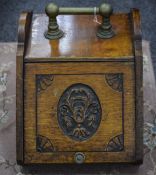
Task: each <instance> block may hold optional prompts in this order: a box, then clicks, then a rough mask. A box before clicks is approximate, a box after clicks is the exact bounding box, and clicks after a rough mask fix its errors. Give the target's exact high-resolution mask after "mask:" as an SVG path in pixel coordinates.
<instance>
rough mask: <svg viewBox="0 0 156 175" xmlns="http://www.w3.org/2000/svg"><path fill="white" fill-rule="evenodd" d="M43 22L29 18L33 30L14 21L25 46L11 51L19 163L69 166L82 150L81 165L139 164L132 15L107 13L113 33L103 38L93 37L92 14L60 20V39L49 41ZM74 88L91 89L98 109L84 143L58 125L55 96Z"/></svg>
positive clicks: (136, 40)
mask: <svg viewBox="0 0 156 175" xmlns="http://www.w3.org/2000/svg"><path fill="white" fill-rule="evenodd" d="M28 19H29V20H28ZM99 20H100V19H99ZM28 21H29V22H28ZM46 21H47V18H46V17H45V15H34V20H33V22H32V26H31V25H30V24H31V19H30V18H26V16H22V20H21V22H20V25H22V26H23V28H24V29H25V30H23V32H22V35H21V36H22V37H23V38H24V39H25V34H27V37H26V40H27V41H26V42H25V41H24V39H23V42H22V43H24V44H22V45H21V46H22V49H21V48H20V47H18V54H17V60H19V61H17V69H18V70H17V133H18V134H17V148H18V147H19V151H17V159H18V160H19V161H18V162H19V163H24V164H41V163H43V164H49V163H76V161H75V154H76V153H79V152H81V153H83V154H84V156H85V159H84V161H83V163H136V162H138V163H141V160H142V122H143V121H142V90H141V89H142V51H141V49H142V48H141V33H140V25H139V21H140V18H139V12H138V11H137V10H132V11H131V13H130V14H114V15H112V18H111V22H112V25H113V28H114V31H115V33H116V36H115V37H113V38H111V39H107V40H102V39H98V38H97V37H96V31H97V27H98V25H97V24H96V23H94V22H93V19H92V16H82V15H80V16H72V15H71V16H59V17H58V22H59V25H60V28H61V29H62V30H63V31H65V35H64V37H63V38H62V39H60V40H52V41H49V40H47V39H45V38H44V35H43V34H44V32H45V30H46V26H47V22H46ZM40 24H43V25H40ZM26 26H27V28H28V29H30V31H28V30H26ZM86 26H87V27H86ZM25 32H26V33H25ZM19 33H21V32H19ZM29 34H30V36H28V35H29ZM19 43H20V42H19ZM19 46H20V44H19ZM19 53H20V57H19V56H18V55H19ZM23 59H24V61H23ZM76 84H81V85H82V84H83V85H87V86H88V87H90V88H91V89H92V90H93V92H95V94H96V96H97V97H98V99H99V103H100V105H101V114H100V117H101V118H100V119H101V121H100V124H99V126H98V127H97V130H96V132H95V133H94V134H93V135H92V136H91V137H90V138H87V139H86V140H84V141H76V140H74V139H71V138H70V137H69V136H68V133H65V132H64V131H63V130H62V129H61V125H60V123H59V121H58V115H59V114H58V113H59V110H58V104H59V101H60V99H61V97H62V94H64V92H65V91H66V90H67V89H68V88H69V87H70V86H71V85H76ZM80 91H82V90H80ZM68 94H69V93H68ZM79 98H80V97H79ZM23 105H24V106H23ZM23 137H24V139H23ZM17 150H18V149H17Z"/></svg>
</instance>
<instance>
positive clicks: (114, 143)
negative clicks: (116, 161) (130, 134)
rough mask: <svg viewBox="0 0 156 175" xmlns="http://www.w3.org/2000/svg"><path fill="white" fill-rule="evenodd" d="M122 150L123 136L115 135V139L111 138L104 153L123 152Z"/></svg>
mask: <svg viewBox="0 0 156 175" xmlns="http://www.w3.org/2000/svg"><path fill="white" fill-rule="evenodd" d="M123 149H124V136H123V134H120V135H117V136H115V137H113V138H112V139H111V140H110V141H109V143H108V145H107V147H106V151H109V152H117V151H123Z"/></svg>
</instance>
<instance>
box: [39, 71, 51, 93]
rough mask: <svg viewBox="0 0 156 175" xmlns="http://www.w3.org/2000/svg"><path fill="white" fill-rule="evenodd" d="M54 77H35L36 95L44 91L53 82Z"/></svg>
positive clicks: (48, 75) (43, 75) (49, 75)
mask: <svg viewBox="0 0 156 175" xmlns="http://www.w3.org/2000/svg"><path fill="white" fill-rule="evenodd" d="M53 79H54V75H51V74H39V75H36V87H37V93H40V92H41V91H44V90H46V89H47V88H48V87H49V86H50V85H51V84H52V82H53Z"/></svg>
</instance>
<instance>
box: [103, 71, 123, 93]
mask: <svg viewBox="0 0 156 175" xmlns="http://www.w3.org/2000/svg"><path fill="white" fill-rule="evenodd" d="M105 78H106V81H107V83H108V85H109V86H110V87H111V88H112V89H114V90H116V91H119V92H122V91H123V75H122V74H121V73H117V74H116V73H114V74H106V75H105Z"/></svg>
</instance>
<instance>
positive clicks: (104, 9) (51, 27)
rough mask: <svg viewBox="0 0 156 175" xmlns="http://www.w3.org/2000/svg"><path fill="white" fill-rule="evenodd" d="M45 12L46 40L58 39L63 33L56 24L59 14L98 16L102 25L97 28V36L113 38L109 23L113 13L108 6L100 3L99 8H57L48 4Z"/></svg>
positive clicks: (52, 4)
mask: <svg viewBox="0 0 156 175" xmlns="http://www.w3.org/2000/svg"><path fill="white" fill-rule="evenodd" d="M45 12H46V14H47V16H48V17H49V24H48V30H47V31H46V32H45V37H46V38H47V39H50V40H53V39H59V38H61V37H62V36H63V35H64V33H63V31H62V30H60V29H59V26H58V23H57V16H58V15H59V14H63V15H69V14H72V15H81V14H83V15H87V14H88V15H89V14H100V15H101V16H102V24H101V25H100V26H99V28H98V31H97V36H98V37H99V38H102V39H108V38H111V37H113V36H114V35H115V34H114V31H113V29H112V25H111V23H110V16H111V14H112V13H113V9H112V7H111V5H110V4H106V3H102V4H101V5H100V6H99V7H83V8H78V7H58V6H57V5H56V4H54V3H49V4H48V5H47V6H46V8H45Z"/></svg>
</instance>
